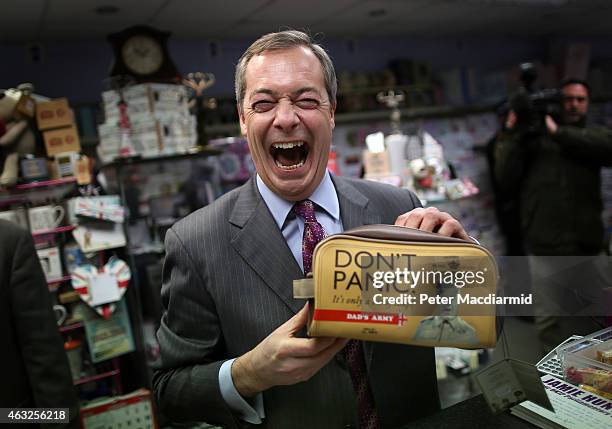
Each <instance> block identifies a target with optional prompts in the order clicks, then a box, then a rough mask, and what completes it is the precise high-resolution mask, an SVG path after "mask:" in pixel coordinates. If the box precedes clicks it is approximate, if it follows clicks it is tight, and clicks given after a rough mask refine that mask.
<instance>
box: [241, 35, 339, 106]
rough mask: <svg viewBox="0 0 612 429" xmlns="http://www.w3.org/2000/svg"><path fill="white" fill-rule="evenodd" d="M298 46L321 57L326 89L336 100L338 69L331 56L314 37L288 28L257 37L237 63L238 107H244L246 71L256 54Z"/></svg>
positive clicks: (331, 97) (330, 99)
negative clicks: (336, 69)
mask: <svg viewBox="0 0 612 429" xmlns="http://www.w3.org/2000/svg"><path fill="white" fill-rule="evenodd" d="M298 46H305V47H307V48H310V50H311V51H312V53H313V54H315V56H316V57H317V58H318V59H319V62H320V63H321V67H322V68H323V77H324V79H325V90H326V91H327V96H328V97H329V101H330V102H331V103H335V102H336V93H337V91H338V83H337V82H336V71H335V70H334V64H333V63H332V60H331V58H330V57H329V55H328V54H327V52H326V51H325V49H323V48H322V47H321V45H318V44H317V43H314V42H313V40H312V38H311V37H310V36H309V35H308V34H306V33H304V32H301V31H297V30H287V31H279V32H277V33H268V34H266V35H264V36H261V37H260V38H259V39H257V40H256V41H255V42H253V44H252V45H251V46H249V48H248V49H247V50H246V51H245V52H244V54H242V56H241V57H240V59H239V60H238V64H237V65H236V76H235V87H236V102H237V103H238V108H239V109H242V102H243V100H244V93H245V90H246V82H245V73H246V68H247V65H248V63H249V61H250V60H251V58H253V57H254V56H255V55H260V54H261V53H263V52H265V51H272V50H276V49H288V48H294V47H298Z"/></svg>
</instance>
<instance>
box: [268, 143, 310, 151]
mask: <svg viewBox="0 0 612 429" xmlns="http://www.w3.org/2000/svg"><path fill="white" fill-rule="evenodd" d="M303 145H304V142H287V143H274V144H273V145H272V147H274V149H293V148H294V147H301V146H303Z"/></svg>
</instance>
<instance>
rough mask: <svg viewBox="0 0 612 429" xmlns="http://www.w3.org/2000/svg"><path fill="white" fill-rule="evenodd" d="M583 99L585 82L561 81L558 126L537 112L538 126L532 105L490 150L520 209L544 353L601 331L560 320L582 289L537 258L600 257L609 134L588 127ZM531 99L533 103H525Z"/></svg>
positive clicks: (514, 113)
mask: <svg viewBox="0 0 612 429" xmlns="http://www.w3.org/2000/svg"><path fill="white" fill-rule="evenodd" d="M589 95H590V94H589V86H588V84H587V83H586V82H584V81H582V80H579V79H568V80H565V81H564V82H563V83H562V84H561V87H560V106H559V108H560V111H559V114H558V118H555V119H553V117H552V116H551V115H550V114H548V113H547V112H548V111H550V110H546V109H543V108H542V109H539V112H540V115H539V116H540V118H539V125H538V124H536V126H534V122H533V118H534V117H537V116H538V111H537V110H538V109H534V108H533V107H534V106H535V105H536V103H535V102H534V103H532V104H531V106H529V103H528V107H532V109H531V111H529V112H526V110H529V109H523V110H522V111H521V112H519V111H518V110H517V109H516V108H514V109H513V110H510V112H509V113H508V116H507V118H506V122H505V127H504V128H505V129H504V130H503V131H502V133H500V140H499V142H498V144H497V147H496V150H495V176H496V179H497V180H498V182H499V185H500V187H502V189H503V190H504V191H507V192H512V191H514V192H516V193H517V195H518V198H519V201H520V213H521V229H522V232H523V235H524V240H525V247H526V250H527V253H528V254H529V263H530V272H531V277H532V288H533V292H534V297H535V301H536V303H537V306H536V318H535V322H536V326H537V328H538V335H539V337H540V341H541V342H542V345H543V348H544V350H545V351H548V350H550V349H552V348H553V347H555V346H556V345H558V344H559V343H560V342H561V341H563V340H564V339H566V338H567V337H568V336H570V335H572V334H588V333H591V332H593V331H595V330H597V329H600V328H601V326H598V325H597V323H596V321H595V320H594V319H593V318H589V317H558V316H560V315H567V314H568V312H567V308H568V303H570V304H569V306H570V307H571V305H572V304H571V302H572V300H573V301H574V302H575V301H576V297H577V296H578V295H580V293H581V292H582V290H581V289H582V288H584V287H587V286H586V285H585V284H584V280H583V281H582V282H580V279H577V278H575V277H572V276H563V279H562V280H561V281H559V278H554V276H553V277H551V276H550V273H551V272H555V268H554V267H552V266H551V262H550V261H552V260H557V262H558V261H559V260H560V259H562V258H550V257H549V258H544V257H543V256H578V255H581V256H586V255H600V254H602V253H603V249H604V242H605V240H604V227H603V222H602V219H601V212H602V200H601V189H600V188H601V184H600V168H601V167H602V166H610V165H612V130H609V129H607V128H605V127H599V126H587V125H586V116H587V111H588V107H589ZM524 99H525V96H524V93H523V100H524ZM535 99H536V97H535V96H533V95H531V99H530V100H535ZM548 103H549V104H551V105H552V104H556V103H551V102H550V101H549V102H548ZM523 107H524V103H523ZM555 107H556V106H555ZM511 109H512V104H511ZM526 113H527V114H526ZM534 113H535V114H534ZM521 116H522V118H528V119H527V120H523V119H522V118H521ZM525 124H528V125H525ZM566 261H567V259H566ZM557 268H558V267H557ZM557 272H558V271H557ZM557 277H562V276H557ZM560 283H563V284H560ZM538 298H539V299H538ZM555 305H557V307H556V308H555ZM574 305H575V304H574ZM543 307H547V308H543ZM569 314H577V313H575V312H572V311H570V312H569ZM583 314H584V313H583ZM598 315H601V314H598Z"/></svg>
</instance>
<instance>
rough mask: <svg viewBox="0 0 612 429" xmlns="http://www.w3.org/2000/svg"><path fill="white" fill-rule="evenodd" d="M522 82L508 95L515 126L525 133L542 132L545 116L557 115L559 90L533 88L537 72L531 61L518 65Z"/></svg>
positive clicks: (559, 97)
mask: <svg viewBox="0 0 612 429" xmlns="http://www.w3.org/2000/svg"><path fill="white" fill-rule="evenodd" d="M519 67H520V70H521V75H520V80H521V83H522V86H521V88H520V89H519V91H518V92H517V93H516V94H514V95H513V96H512V97H510V100H509V106H508V107H509V108H510V109H512V110H514V112H515V113H516V128H517V130H518V131H520V132H523V133H525V134H543V133H544V132H545V131H546V123H545V119H544V118H545V116H546V115H550V116H552V117H553V118H555V117H558V115H559V110H560V106H561V104H560V103H561V91H560V90H558V89H540V90H536V89H535V88H534V83H535V81H536V79H537V72H536V69H535V66H534V65H533V64H532V63H523V64H521V65H520V66H519Z"/></svg>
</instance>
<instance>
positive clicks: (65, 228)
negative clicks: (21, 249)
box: [32, 225, 76, 237]
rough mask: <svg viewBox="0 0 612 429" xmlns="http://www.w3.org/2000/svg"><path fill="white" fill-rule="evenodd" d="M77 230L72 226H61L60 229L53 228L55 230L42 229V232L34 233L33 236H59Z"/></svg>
mask: <svg viewBox="0 0 612 429" xmlns="http://www.w3.org/2000/svg"><path fill="white" fill-rule="evenodd" d="M75 228H76V226H74V225H70V226H60V227H59V228H53V229H41V230H40V231H35V232H33V233H32V236H33V237H40V236H41V235H51V234H59V233H62V232H67V231H72V230H73V229H75Z"/></svg>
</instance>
